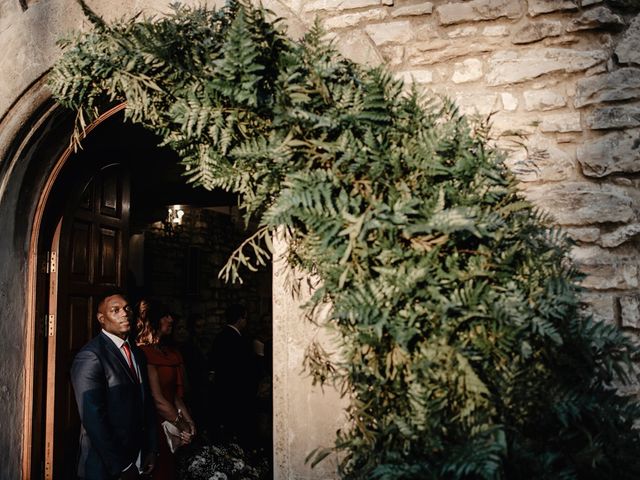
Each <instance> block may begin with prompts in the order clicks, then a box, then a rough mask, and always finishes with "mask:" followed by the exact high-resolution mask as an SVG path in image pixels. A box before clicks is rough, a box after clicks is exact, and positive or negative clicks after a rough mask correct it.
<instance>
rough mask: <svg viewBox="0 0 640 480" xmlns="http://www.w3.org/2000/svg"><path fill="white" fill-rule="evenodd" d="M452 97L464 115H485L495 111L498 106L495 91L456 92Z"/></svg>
mask: <svg viewBox="0 0 640 480" xmlns="http://www.w3.org/2000/svg"><path fill="white" fill-rule="evenodd" d="M453 98H454V100H455V101H456V104H457V105H458V108H459V109H460V112H462V113H464V114H465V115H481V116H487V115H489V114H490V113H493V112H495V111H497V110H498V106H499V103H498V94H497V93H478V94H476V93H458V94H454V95H453Z"/></svg>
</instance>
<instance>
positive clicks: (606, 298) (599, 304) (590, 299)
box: [581, 292, 616, 324]
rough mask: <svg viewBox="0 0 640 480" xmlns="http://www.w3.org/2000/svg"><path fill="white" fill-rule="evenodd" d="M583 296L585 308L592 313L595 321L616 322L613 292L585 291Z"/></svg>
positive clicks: (588, 312)
mask: <svg viewBox="0 0 640 480" xmlns="http://www.w3.org/2000/svg"><path fill="white" fill-rule="evenodd" d="M581 297H582V305H583V308H584V310H585V311H586V313H587V314H591V315H592V317H593V319H594V320H595V321H598V322H605V323H609V324H615V321H616V310H615V306H614V302H615V298H614V296H613V295H612V294H610V293H595V292H584V293H583V294H582V295H581Z"/></svg>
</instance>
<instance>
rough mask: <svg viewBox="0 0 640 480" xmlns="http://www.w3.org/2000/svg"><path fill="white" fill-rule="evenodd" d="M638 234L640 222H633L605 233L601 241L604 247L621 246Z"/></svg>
mask: <svg viewBox="0 0 640 480" xmlns="http://www.w3.org/2000/svg"><path fill="white" fill-rule="evenodd" d="M638 234H640V223H632V224H630V225H624V226H622V227H620V228H616V229H615V230H613V231H611V232H609V233H605V234H603V235H602V237H601V238H600V242H599V243H600V245H602V246H603V247H608V248H613V247H619V246H620V245H622V244H623V243H625V242H628V241H629V240H631V239H632V238H634V237H636V236H637V235H638Z"/></svg>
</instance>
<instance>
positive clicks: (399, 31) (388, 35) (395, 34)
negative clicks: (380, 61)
mask: <svg viewBox="0 0 640 480" xmlns="http://www.w3.org/2000/svg"><path fill="white" fill-rule="evenodd" d="M365 31H366V32H367V34H369V36H370V37H371V40H373V42H374V43H375V44H376V45H385V44H387V43H406V42H409V41H410V40H411V39H412V38H413V31H412V28H411V23H410V22H408V21H404V20H403V21H395V22H387V23H378V24H373V25H367V26H366V27H365Z"/></svg>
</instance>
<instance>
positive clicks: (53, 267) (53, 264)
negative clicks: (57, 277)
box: [49, 252, 58, 273]
mask: <svg viewBox="0 0 640 480" xmlns="http://www.w3.org/2000/svg"><path fill="white" fill-rule="evenodd" d="M57 271H58V252H51V254H50V255H49V273H56V272H57Z"/></svg>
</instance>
